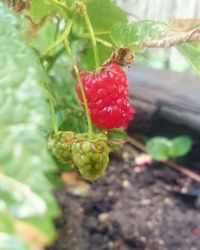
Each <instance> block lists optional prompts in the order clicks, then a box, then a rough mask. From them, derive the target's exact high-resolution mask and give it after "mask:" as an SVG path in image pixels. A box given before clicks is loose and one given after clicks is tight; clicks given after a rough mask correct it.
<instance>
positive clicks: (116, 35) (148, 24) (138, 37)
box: [111, 20, 168, 48]
mask: <svg viewBox="0 0 200 250" xmlns="http://www.w3.org/2000/svg"><path fill="white" fill-rule="evenodd" d="M166 36H168V31H167V26H166V24H165V23H163V22H158V21H152V20H145V21H138V22H133V23H130V24H123V23H122V24H116V25H115V26H114V27H113V29H112V32H111V38H112V41H113V43H114V44H115V45H116V46H118V47H125V46H128V45H130V44H134V45H135V46H136V48H137V47H138V46H140V45H141V44H142V43H143V42H144V41H146V40H151V39H162V38H165V37H166Z"/></svg>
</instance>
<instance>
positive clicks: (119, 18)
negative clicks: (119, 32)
mask: <svg viewBox="0 0 200 250" xmlns="http://www.w3.org/2000/svg"><path fill="white" fill-rule="evenodd" d="M87 11H88V15H89V18H90V21H91V24H92V27H93V29H94V31H95V32H102V31H109V30H111V29H112V27H113V25H115V24H116V23H126V22H127V17H126V13H125V12H124V11H123V10H122V9H120V8H119V7H118V6H117V5H116V4H114V3H112V1H110V0H92V1H89V3H88V4H87Z"/></svg>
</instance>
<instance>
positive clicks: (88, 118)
mask: <svg viewBox="0 0 200 250" xmlns="http://www.w3.org/2000/svg"><path fill="white" fill-rule="evenodd" d="M63 43H64V46H65V48H66V50H67V52H68V54H69V56H70V58H71V60H72V62H73V68H74V72H75V74H76V78H77V81H78V84H79V87H80V91H81V95H82V98H83V105H84V109H85V113H86V117H87V123H88V137H89V139H93V135H94V132H93V126H92V121H91V116H90V110H89V107H88V102H87V98H86V94H85V89H84V86H83V83H82V80H81V77H80V72H79V69H78V66H77V64H76V60H75V58H74V56H73V54H72V51H71V48H70V46H69V41H68V39H65V41H64V42H63Z"/></svg>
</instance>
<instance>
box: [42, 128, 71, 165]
mask: <svg viewBox="0 0 200 250" xmlns="http://www.w3.org/2000/svg"><path fill="white" fill-rule="evenodd" d="M74 140H75V133H74V132H72V131H59V132H58V133H52V134H51V135H50V136H49V137H48V142H47V147H48V149H49V150H50V151H51V153H52V155H53V156H54V157H55V158H56V159H57V160H58V161H60V162H62V163H72V143H73V141H74Z"/></svg>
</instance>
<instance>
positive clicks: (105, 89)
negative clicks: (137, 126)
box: [77, 63, 135, 129]
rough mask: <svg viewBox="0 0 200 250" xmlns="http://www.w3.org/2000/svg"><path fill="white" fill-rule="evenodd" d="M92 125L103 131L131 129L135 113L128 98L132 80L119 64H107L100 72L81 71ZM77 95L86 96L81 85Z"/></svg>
mask: <svg viewBox="0 0 200 250" xmlns="http://www.w3.org/2000/svg"><path fill="white" fill-rule="evenodd" d="M81 80H82V82H83V85H84V89H85V93H86V98H87V101H88V106H89V109H90V114H91V119H92V122H93V123H94V124H95V125H96V126H98V127H100V128H103V129H112V128H120V127H121V128H127V127H128V124H129V122H130V121H131V120H132V119H133V115H134V113H135V110H134V108H133V107H131V105H130V102H129V97H128V80H127V77H126V74H125V72H124V71H123V70H122V69H121V68H120V67H119V65H118V64H116V63H109V64H107V65H105V66H104V67H103V68H102V70H101V71H100V72H99V73H91V72H81ZM77 93H78V96H79V98H80V100H81V102H82V95H81V92H80V88H79V86H78V84H77Z"/></svg>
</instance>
